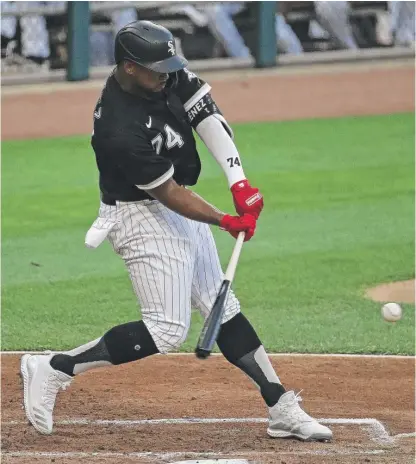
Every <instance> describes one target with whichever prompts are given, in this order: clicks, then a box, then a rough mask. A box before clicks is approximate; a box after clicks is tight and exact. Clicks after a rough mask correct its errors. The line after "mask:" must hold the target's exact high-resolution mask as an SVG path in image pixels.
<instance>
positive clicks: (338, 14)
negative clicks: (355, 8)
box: [313, 1, 358, 50]
mask: <svg viewBox="0 0 416 464" xmlns="http://www.w3.org/2000/svg"><path fill="white" fill-rule="evenodd" d="M313 3H314V7H315V12H316V19H317V22H318V24H319V25H320V26H321V27H322V28H323V29H324V31H326V32H328V34H329V36H330V38H331V39H332V40H333V41H334V42H335V44H336V45H337V47H338V48H344V49H351V50H354V49H357V48H358V45H357V43H356V41H355V39H354V35H353V32H352V28H351V25H350V20H349V15H350V5H349V3H348V2H345V1H340V2H338V1H337V2H331V1H329V2H327V1H317V2H313Z"/></svg>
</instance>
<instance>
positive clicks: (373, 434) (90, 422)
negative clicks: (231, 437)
mask: <svg viewBox="0 0 416 464" xmlns="http://www.w3.org/2000/svg"><path fill="white" fill-rule="evenodd" d="M317 420H318V421H319V422H320V423H321V424H327V425H357V426H361V427H363V428H364V429H365V430H366V432H367V433H368V434H369V436H370V438H371V440H372V441H374V442H375V443H378V444H381V445H393V444H394V443H395V439H396V438H402V436H400V437H397V436H396V437H393V436H391V435H390V434H389V433H388V432H387V430H386V428H385V427H384V425H383V424H382V423H381V422H380V421H379V420H377V419H372V418H363V419H343V418H336V419H331V418H322V419H317ZM267 421H268V420H267V419H265V418H263V417H242V418H234V417H225V418H200V417H189V418H163V419H141V420H121V419H120V420H106V419H63V420H59V421H56V422H55V425H63V426H65V425H81V426H117V427H134V426H138V425H172V424H174V425H178V424H181V425H189V424H244V423H266V422H267ZM26 423H27V422H24V421H8V422H2V426H8V425H19V424H26ZM401 435H406V436H407V435H410V436H411V434H401Z"/></svg>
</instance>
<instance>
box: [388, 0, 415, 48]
mask: <svg viewBox="0 0 416 464" xmlns="http://www.w3.org/2000/svg"><path fill="white" fill-rule="evenodd" d="M388 4H389V11H390V19H391V31H392V35H393V43H394V45H397V46H404V47H408V46H412V45H413V46H414V44H415V2H398V1H394V2H388Z"/></svg>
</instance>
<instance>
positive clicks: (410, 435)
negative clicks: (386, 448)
mask: <svg viewBox="0 0 416 464" xmlns="http://www.w3.org/2000/svg"><path fill="white" fill-rule="evenodd" d="M415 437H416V432H412V433H398V434H397V435H394V436H393V438H394V439H396V438H415Z"/></svg>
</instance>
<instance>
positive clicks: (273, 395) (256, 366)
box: [217, 313, 286, 406]
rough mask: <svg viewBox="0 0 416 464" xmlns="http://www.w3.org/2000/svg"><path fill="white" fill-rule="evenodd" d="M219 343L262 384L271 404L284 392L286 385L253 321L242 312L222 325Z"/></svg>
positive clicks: (226, 353) (232, 360) (251, 376)
mask: <svg viewBox="0 0 416 464" xmlns="http://www.w3.org/2000/svg"><path fill="white" fill-rule="evenodd" d="M217 345H218V347H219V349H220V350H221V352H222V354H223V355H224V357H225V358H226V359H227V360H228V361H229V362H230V363H231V364H234V365H235V366H237V367H239V368H240V369H241V370H242V371H243V372H245V373H246V374H247V375H248V376H249V377H250V378H251V379H252V380H253V381H254V382H255V383H256V384H257V385H258V386H259V388H260V392H261V395H262V396H263V399H264V401H265V402H266V404H267V405H268V406H273V405H275V404H276V403H277V402H278V401H279V398H280V397H281V396H282V395H283V393H285V391H286V390H285V389H284V387H283V385H281V383H280V381H279V378H278V377H277V375H276V373H275V372H274V369H273V367H272V365H271V364H270V361H269V359H268V357H267V355H266V352H265V351H264V348H263V347H262V344H261V341H260V339H259V337H258V336H257V334H256V332H255V330H254V329H253V327H252V325H251V324H250V322H249V321H248V320H247V319H246V318H245V316H244V315H243V314H242V313H239V314H237V315H236V316H235V317H233V318H232V319H231V320H229V321H228V322H226V323H225V324H223V325H222V326H221V329H220V333H219V336H218V340H217Z"/></svg>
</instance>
